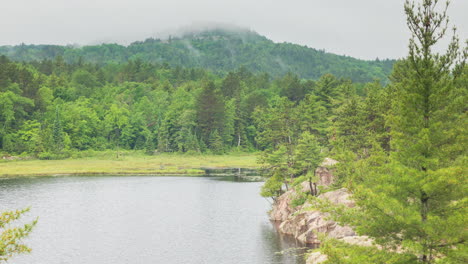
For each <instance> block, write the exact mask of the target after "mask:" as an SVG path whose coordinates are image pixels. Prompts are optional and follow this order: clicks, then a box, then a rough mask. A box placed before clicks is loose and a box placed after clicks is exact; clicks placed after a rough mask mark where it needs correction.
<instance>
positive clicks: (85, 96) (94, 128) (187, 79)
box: [0, 56, 382, 159]
mask: <svg viewBox="0 0 468 264" xmlns="http://www.w3.org/2000/svg"><path fill="white" fill-rule="evenodd" d="M381 90H382V86H381V84H380V82H379V81H375V82H372V83H369V84H362V83H353V82H352V81H351V80H349V79H344V78H338V77H336V76H334V75H331V74H326V75H323V76H322V77H320V78H319V79H318V80H304V79H300V78H299V76H297V75H296V74H293V73H287V74H286V75H284V76H283V77H280V78H275V79H273V78H272V77H270V76H269V75H268V74H267V73H259V74H254V73H252V72H250V71H248V70H247V69H246V68H245V67H241V68H239V69H238V70H236V71H233V72H229V73H228V74H226V75H225V76H220V75H216V74H214V73H212V72H210V71H208V70H204V69H201V68H182V67H171V66H169V65H168V64H162V65H159V64H152V63H148V62H143V61H142V60H135V61H132V60H131V61H129V62H127V63H122V64H119V65H104V66H101V65H97V64H94V63H86V62H80V63H74V64H69V63H66V62H65V61H63V59H62V57H60V56H58V57H57V58H55V59H54V60H52V61H49V60H44V61H40V62H35V61H33V62H14V61H11V60H10V59H9V58H7V57H6V56H2V57H0V108H1V110H2V111H1V113H2V114H1V117H0V118H1V119H0V120H1V122H2V128H1V131H0V148H1V149H2V150H3V151H4V152H6V153H9V154H12V155H13V154H14V155H19V154H24V155H33V156H36V157H38V158H41V159H56V158H66V157H68V156H69V154H70V152H72V151H82V150H88V149H94V150H105V149H116V148H122V149H137V150H139V149H145V150H147V152H148V154H153V153H154V152H155V151H158V152H184V153H185V152H193V153H205V152H210V153H219V154H220V153H224V152H227V151H230V150H240V151H254V150H264V149H266V148H268V147H269V146H270V145H271V144H273V143H276V141H275V140H276V139H273V138H265V136H266V134H269V133H270V132H269V130H275V133H282V130H283V129H287V130H291V131H294V133H295V134H297V133H299V131H301V132H304V131H307V132H309V133H311V134H313V135H315V136H316V137H317V139H318V140H320V141H321V143H322V144H323V145H324V146H327V145H328V143H329V139H328V138H329V136H328V135H329V131H330V126H331V124H332V123H334V120H333V116H335V115H336V114H337V111H339V109H340V108H341V105H342V104H343V102H344V101H345V100H348V99H350V98H356V100H364V98H365V97H366V96H367V95H368V94H369V93H379V92H381ZM369 107H371V106H369ZM274 112H277V113H274ZM304 113H308V114H304ZM285 122H288V123H285ZM262 135H265V136H262ZM269 136H270V137H271V136H272V135H271V134H270V135H269ZM278 136H282V135H278ZM293 138H294V140H296V137H293Z"/></svg>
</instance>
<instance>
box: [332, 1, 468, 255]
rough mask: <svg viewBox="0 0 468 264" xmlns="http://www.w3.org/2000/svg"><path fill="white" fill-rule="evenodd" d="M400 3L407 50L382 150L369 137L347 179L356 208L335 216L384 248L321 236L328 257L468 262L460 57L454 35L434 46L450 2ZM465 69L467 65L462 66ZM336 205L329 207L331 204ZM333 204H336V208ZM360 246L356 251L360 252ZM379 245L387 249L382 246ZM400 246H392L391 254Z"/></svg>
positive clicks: (398, 73)
mask: <svg viewBox="0 0 468 264" xmlns="http://www.w3.org/2000/svg"><path fill="white" fill-rule="evenodd" d="M437 4H438V1H436V0H434V1H432V0H424V1H422V3H421V4H420V5H419V6H418V7H417V8H416V7H415V4H414V3H410V2H409V1H407V2H406V3H405V12H406V15H407V21H408V26H409V28H410V30H411V32H412V34H413V38H412V39H411V40H410V45H409V56H408V57H407V59H406V60H404V61H403V62H401V63H400V64H398V65H397V66H396V67H395V69H394V73H393V75H392V84H391V87H390V89H391V92H390V93H391V96H392V106H391V109H390V113H389V114H388V115H387V118H386V121H387V124H388V125H389V127H390V128H391V132H390V135H391V140H390V148H391V149H390V153H389V156H388V157H387V158H385V155H382V154H383V152H382V150H381V149H380V150H379V146H376V145H374V146H373V147H374V150H373V153H372V155H370V157H369V158H368V159H367V160H365V161H363V162H362V164H363V166H362V167H361V168H358V170H356V171H355V172H354V173H355V174H356V175H355V177H354V183H353V185H350V186H348V187H350V189H351V191H352V192H353V197H354V199H355V200H356V204H357V206H358V207H357V208H354V209H351V210H344V211H341V210H338V212H340V213H339V214H337V215H336V217H337V220H338V221H340V222H341V223H346V224H350V225H351V226H354V227H355V229H356V231H357V232H358V233H359V234H361V235H368V236H370V237H372V238H373V239H374V241H375V242H376V243H377V244H378V245H380V246H381V247H382V250H383V251H381V250H368V252H367V253H366V254H369V255H380V256H381V258H379V260H378V261H375V259H374V260H373V261H370V259H372V258H370V257H369V256H367V258H363V256H362V255H360V254H362V252H363V249H362V248H360V247H355V246H344V245H340V244H339V243H338V244H335V246H334V247H331V246H330V243H331V244H333V242H328V243H325V246H324V252H325V253H327V254H329V255H331V256H333V257H332V258H330V259H329V261H328V262H329V263H419V262H420V263H439V262H440V263H467V262H468V256H467V255H466V252H467V251H466V250H467V248H466V241H467V239H468V234H467V231H466V217H467V215H468V210H467V208H468V207H467V200H466V190H468V186H467V181H466V175H467V171H466V164H467V158H466V154H467V153H466V152H467V149H468V148H467V145H466V144H467V140H466V131H467V127H466V124H468V122H467V121H468V120H467V116H466V105H465V104H466V102H467V99H468V98H467V87H466V86H459V85H457V83H459V82H460V81H459V80H460V79H463V78H466V77H465V76H463V74H459V73H455V72H452V71H451V69H459V68H460V67H462V68H463V67H465V66H455V67H454V64H455V63H456V62H457V60H458V59H460V60H461V63H460V64H461V65H463V64H464V63H465V61H466V57H461V56H460V52H459V51H458V50H459V46H458V40H457V38H456V37H454V38H453V39H452V42H451V43H450V44H449V46H448V49H447V52H446V53H445V54H444V55H439V54H435V53H434V52H433V51H432V49H433V47H434V45H435V44H436V43H437V42H438V40H440V39H441V38H442V37H443V36H444V35H445V32H446V29H447V23H448V19H447V14H446V10H447V7H448V4H447V5H446V6H445V8H443V9H442V11H439V7H438V5H437ZM465 74H466V71H465ZM333 210H335V209H330V212H332V211H333ZM335 212H337V211H336V210H335ZM359 252H361V253H359ZM382 252H387V253H386V254H382ZM396 253H398V254H396Z"/></svg>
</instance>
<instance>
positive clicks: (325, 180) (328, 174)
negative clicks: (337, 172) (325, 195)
mask: <svg viewBox="0 0 468 264" xmlns="http://www.w3.org/2000/svg"><path fill="white" fill-rule="evenodd" d="M337 163H338V161H336V160H334V159H330V158H325V160H324V161H323V162H322V164H320V166H319V167H318V168H317V169H316V170H315V175H316V176H317V177H318V179H319V180H318V183H317V184H318V185H322V186H330V185H332V184H333V183H334V182H335V177H334V176H333V171H332V169H331V168H330V167H332V166H333V165H335V164H337Z"/></svg>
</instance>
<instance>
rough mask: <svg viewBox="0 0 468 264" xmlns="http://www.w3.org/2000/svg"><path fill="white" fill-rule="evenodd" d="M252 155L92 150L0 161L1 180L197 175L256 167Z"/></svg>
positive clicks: (253, 155)
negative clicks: (66, 155)
mask: <svg viewBox="0 0 468 264" xmlns="http://www.w3.org/2000/svg"><path fill="white" fill-rule="evenodd" d="M258 167H259V165H258V164H257V155H256V154H255V153H230V154H225V155H208V154H204V155H202V154H200V155H187V154H176V153H173V154H166V153H165V154H157V155H153V156H148V155H145V154H144V153H143V152H142V151H121V152H119V153H118V157H117V152H116V151H91V152H83V153H78V154H77V155H75V156H74V157H72V158H69V159H64V160H37V159H25V160H9V161H7V160H1V161H0V177H18V176H59V175H162V174H170V175H177V174H183V175H199V174H203V173H204V170H203V169H202V168H258Z"/></svg>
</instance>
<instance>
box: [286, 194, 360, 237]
mask: <svg viewBox="0 0 468 264" xmlns="http://www.w3.org/2000/svg"><path fill="white" fill-rule="evenodd" d="M318 198H319V199H327V200H329V201H330V202H332V203H336V204H339V203H342V204H345V205H346V206H350V207H351V206H354V203H353V202H351V201H350V200H349V199H348V198H349V194H348V193H347V192H346V189H339V190H336V191H331V192H327V193H324V194H322V195H320V196H319V197H318ZM309 207H310V204H304V205H303V206H301V207H299V208H297V209H296V213H294V214H290V215H289V217H287V219H285V220H283V222H282V223H281V224H280V225H279V227H278V228H279V231H280V232H281V233H284V234H289V235H293V236H294V237H296V239H298V240H299V241H301V242H303V243H307V244H319V243H320V241H319V239H318V236H319V234H320V233H325V234H326V235H327V236H329V237H332V238H337V239H340V238H343V237H346V236H355V235H356V233H355V232H354V231H353V230H352V229H351V228H350V227H348V226H340V225H338V224H337V223H336V222H335V221H333V220H330V219H328V216H329V215H328V214H327V213H323V212H320V211H311V210H307V209H306V210H304V209H305V208H309Z"/></svg>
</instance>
